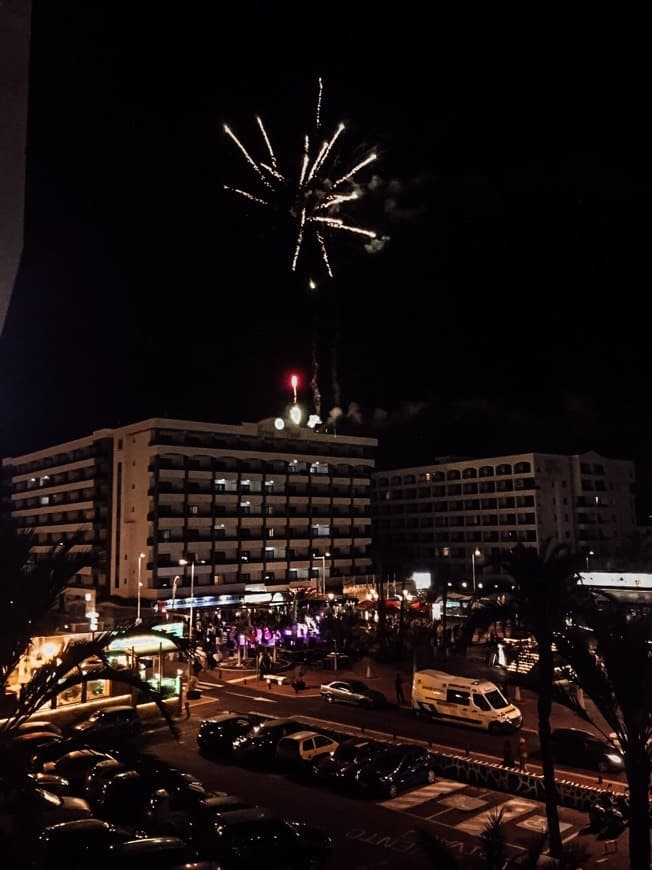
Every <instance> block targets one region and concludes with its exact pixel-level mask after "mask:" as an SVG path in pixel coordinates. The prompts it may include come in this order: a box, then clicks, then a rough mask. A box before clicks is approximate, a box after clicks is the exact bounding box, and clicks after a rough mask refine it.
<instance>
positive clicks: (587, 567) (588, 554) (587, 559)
mask: <svg viewBox="0 0 652 870" xmlns="http://www.w3.org/2000/svg"><path fill="white" fill-rule="evenodd" d="M591 556H595V553H594V552H593V550H589V552H588V553H587V554H586V573H587V574H588V573H589V558H590V557H591Z"/></svg>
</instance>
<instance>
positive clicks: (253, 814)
mask: <svg viewBox="0 0 652 870" xmlns="http://www.w3.org/2000/svg"><path fill="white" fill-rule="evenodd" d="M277 818H278V815H277V814H276V813H273V812H272V811H271V810H269V809H268V808H267V807H249V808H248V809H246V810H233V812H230V813H223V814H222V815H221V816H220V825H242V824H245V823H246V822H258V821H260V820H261V819H277Z"/></svg>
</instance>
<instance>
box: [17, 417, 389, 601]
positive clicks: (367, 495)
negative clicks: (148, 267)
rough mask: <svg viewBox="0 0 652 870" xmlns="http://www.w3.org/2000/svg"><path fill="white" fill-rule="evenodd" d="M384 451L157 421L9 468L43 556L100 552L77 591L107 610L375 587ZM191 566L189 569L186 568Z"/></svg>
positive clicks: (270, 425) (330, 437)
mask: <svg viewBox="0 0 652 870" xmlns="http://www.w3.org/2000/svg"><path fill="white" fill-rule="evenodd" d="M376 447H377V441H376V439H372V438H361V437H354V436H347V435H340V434H337V435H334V434H327V433H323V432H317V431H314V430H313V429H310V428H307V427H300V426H295V425H292V424H290V425H287V426H285V427H284V428H282V429H279V428H277V424H275V421H273V420H271V419H270V420H265V421H261V422H259V423H242V424H241V425H222V424H215V423H201V422H194V421H188V420H170V419H158V418H155V419H149V420H144V421H142V422H139V423H134V424H132V425H129V426H123V427H120V428H116V429H102V430H99V431H97V432H94V433H93V434H92V435H89V436H88V437H85V438H81V439H77V440H75V441H71V442H68V443H65V444H58V445H55V446H52V447H49V448H47V449H44V450H39V451H35V452H32V453H30V454H26V455H23V456H18V457H11V458H6V459H4V460H3V471H4V477H5V485H6V487H7V491H8V499H9V511H10V513H11V515H12V517H14V519H15V520H16V521H17V522H18V524H19V526H20V527H21V528H24V529H29V530H30V531H31V532H32V533H33V534H34V550H35V551H36V552H37V553H38V552H47V551H49V550H51V548H52V547H53V546H56V545H57V544H58V543H59V542H64V543H65V542H67V541H70V540H71V539H72V538H73V537H75V538H76V541H77V543H76V546H77V547H80V548H82V549H88V550H89V551H90V550H93V552H94V559H93V564H92V565H91V566H89V568H88V569H87V570H86V571H85V572H82V573H81V574H80V575H79V577H78V578H77V581H78V582H79V583H80V585H86V586H93V587H95V588H96V589H97V590H98V601H99V599H100V598H101V597H102V596H111V598H112V599H114V600H115V599H116V598H117V599H120V598H123V599H129V600H130V601H131V602H133V601H134V600H136V599H137V598H138V599H141V600H142V604H143V607H146V606H150V605H152V604H155V603H156V602H157V601H161V600H168V599H170V598H175V597H178V599H181V600H182V599H184V598H187V597H188V596H189V595H190V593H191V589H192V592H193V594H194V596H195V597H201V596H211V597H213V598H214V599H215V603H217V604H218V605H219V604H221V603H224V604H229V603H234V604H237V603H243V602H244V603H246V602H247V601H251V602H256V601H260V602H262V601H268V600H270V598H271V597H273V595H274V594H275V593H282V592H284V591H287V590H288V588H293V587H301V586H303V587H311V586H312V587H314V588H315V589H316V590H317V591H321V592H322V593H327V592H331V591H332V592H334V593H341V592H342V590H343V587H344V586H346V585H364V584H366V583H369V582H370V581H371V580H372V577H373V571H372V561H371V555H370V549H371V513H370V507H371V475H372V473H373V471H374V454H375V450H376ZM184 563H185V564H184Z"/></svg>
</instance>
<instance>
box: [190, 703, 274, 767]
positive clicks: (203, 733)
mask: <svg viewBox="0 0 652 870" xmlns="http://www.w3.org/2000/svg"><path fill="white" fill-rule="evenodd" d="M264 721H265V720H264V717H263V716H259V715H258V714H256V713H231V712H225V713H220V714H219V715H217V716H213V717H211V718H210V719H204V720H203V721H202V723H201V724H200V726H199V731H198V732H197V746H198V747H199V751H200V753H201V754H202V755H216V756H217V755H230V754H231V752H232V751H233V741H234V740H235V739H236V737H241V736H242V735H243V734H247V733H248V732H249V731H251V730H252V728H255V727H256V725H260V723H261V722H264Z"/></svg>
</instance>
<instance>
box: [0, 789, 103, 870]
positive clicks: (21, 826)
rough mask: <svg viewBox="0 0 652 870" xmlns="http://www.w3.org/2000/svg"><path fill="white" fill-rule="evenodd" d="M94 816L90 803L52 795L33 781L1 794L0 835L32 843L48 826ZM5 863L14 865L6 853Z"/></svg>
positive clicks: (80, 799) (4, 856)
mask: <svg viewBox="0 0 652 870" xmlns="http://www.w3.org/2000/svg"><path fill="white" fill-rule="evenodd" d="M92 815H93V813H92V812H91V807H90V804H89V803H88V802H87V801H85V800H83V799H82V798H77V797H69V796H66V795H64V796H62V795H57V794H53V793H52V792H49V791H45V789H42V788H38V787H35V786H33V785H32V784H31V783H29V784H26V785H24V786H22V787H21V788H19V789H15V790H11V791H3V792H1V793H0V834H4V835H8V837H9V838H10V839H15V840H20V841H23V842H29V844H30V846H31V843H32V840H33V839H35V837H36V836H37V835H38V834H40V832H41V831H42V830H43V828H45V827H47V826H48V825H53V824H56V823H57V822H67V821H72V820H73V819H86V818H89V817H90V816H92ZM3 864H4V865H5V866H13V865H12V864H11V861H7V857H6V855H3Z"/></svg>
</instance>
